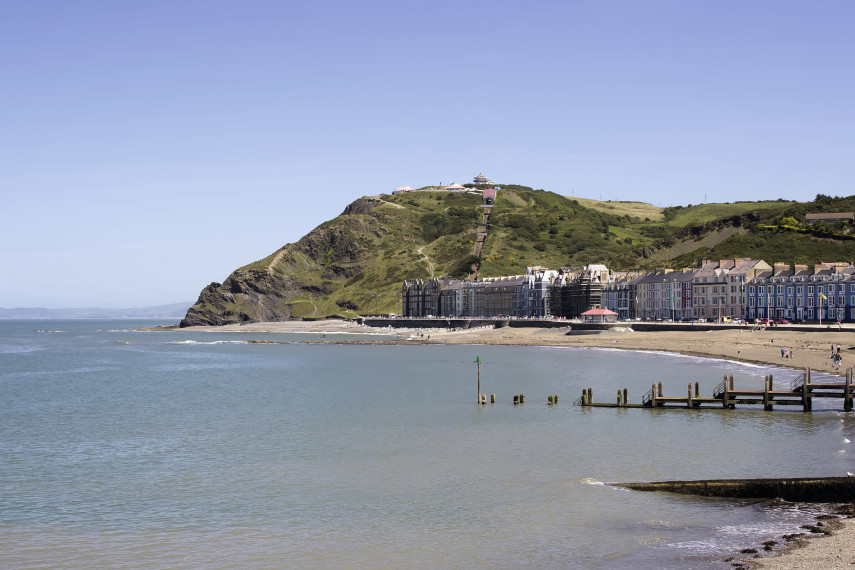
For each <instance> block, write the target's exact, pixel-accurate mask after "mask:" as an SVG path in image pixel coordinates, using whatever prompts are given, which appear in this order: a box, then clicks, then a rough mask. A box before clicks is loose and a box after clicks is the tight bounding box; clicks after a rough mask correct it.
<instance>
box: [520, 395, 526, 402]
mask: <svg viewBox="0 0 855 570" xmlns="http://www.w3.org/2000/svg"><path fill="white" fill-rule="evenodd" d="M520 404H525V394H520Z"/></svg>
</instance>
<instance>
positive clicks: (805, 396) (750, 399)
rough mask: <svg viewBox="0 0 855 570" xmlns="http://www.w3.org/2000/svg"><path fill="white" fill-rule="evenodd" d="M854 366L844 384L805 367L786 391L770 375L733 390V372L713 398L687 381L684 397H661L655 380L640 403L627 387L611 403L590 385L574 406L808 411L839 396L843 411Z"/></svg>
mask: <svg viewBox="0 0 855 570" xmlns="http://www.w3.org/2000/svg"><path fill="white" fill-rule="evenodd" d="M852 377H853V369H852V368H849V369H848V370H847V371H846V380H845V382H843V383H820V382H811V378H810V368H805V370H804V372H803V373H802V374H800V375H799V376H798V377H797V378H795V379H794V380H793V381H792V382H791V383H790V389H789V390H774V389H773V388H772V387H773V380H772V376H771V375H769V376H766V377H765V378H764V379H763V389H762V390H736V389H735V388H734V383H733V375H732V374H731V375H730V376H725V377H724V380H723V381H722V382H721V383H720V384H719V385H718V386H716V387H715V389H714V390H713V394H712V397H701V395H700V385H699V383H698V382H695V383H694V390H693V389H692V388H693V386H692V383H689V385H688V389H687V391H686V392H684V394H685V395H684V396H664V395H663V393H662V382H659V383H658V384H657V383H654V384H653V385H652V386H651V388H650V391H649V392H647V393H646V394H644V395H643V396H642V397H641V403H640V404H630V403H629V401H628V399H627V390H626V388H624V389H623V390H622V391H621V390H618V392H617V398H616V400H615V401H614V402H594V397H593V391H592V390H591V388H585V389H583V390H582V396H581V397H580V398H579V399H577V400H576V401H575V402H574V404H575V405H577V406H584V407H591V408H651V409H653V408H682V409H699V408H707V409H710V408H723V409H727V410H733V409H735V408H736V406H738V405H762V406H763V409H764V410H767V411H773V410H774V409H775V406H801V408H802V410H803V411H805V412H809V411H811V410H812V409H813V399H814V398H840V399H842V400H843V411H845V412H850V411H852V399H853V395H855V390H853V386H852V383H853V380H852Z"/></svg>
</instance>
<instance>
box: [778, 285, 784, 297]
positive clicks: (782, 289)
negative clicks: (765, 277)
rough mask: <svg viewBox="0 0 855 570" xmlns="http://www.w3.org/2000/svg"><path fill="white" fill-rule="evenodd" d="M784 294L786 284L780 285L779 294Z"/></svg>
mask: <svg viewBox="0 0 855 570" xmlns="http://www.w3.org/2000/svg"><path fill="white" fill-rule="evenodd" d="M783 294H784V286H783V285H778V295H783Z"/></svg>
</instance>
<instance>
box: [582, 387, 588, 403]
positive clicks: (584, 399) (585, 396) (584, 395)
mask: <svg viewBox="0 0 855 570" xmlns="http://www.w3.org/2000/svg"><path fill="white" fill-rule="evenodd" d="M582 405H583V406H587V405H588V391H587V390H585V389H584V388H582Z"/></svg>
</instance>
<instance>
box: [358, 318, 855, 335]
mask: <svg viewBox="0 0 855 570" xmlns="http://www.w3.org/2000/svg"><path fill="white" fill-rule="evenodd" d="M355 322H356V323H357V324H360V325H366V326H369V327H378V328H383V327H391V328H393V329H402V328H419V329H469V328H478V327H495V328H502V327H510V328H542V329H554V328H566V327H570V328H572V330H574V331H605V330H609V329H611V328H614V327H620V328H630V329H632V330H634V331H636V332H655V331H720V330H740V329H742V330H749V329H750V328H751V327H750V326H749V325H734V324H717V323H656V322H631V323H630V322H620V323H602V324H601V323H582V322H577V321H567V320H538V319H501V318H475V317H471V318H470V317H466V318H464V317H459V318H444V317H435V318H416V317H413V318H410V317H395V318H386V317H359V318H357V319H355ZM768 330H770V332H771V331H787V330H798V331H802V332H831V331H837V330H838V329H837V327H829V326H827V325H826V326H817V325H804V324H802V325H779V326H775V327H773V328H770V329H768ZM843 330H844V331H847V332H855V329H847V328H844V329H843Z"/></svg>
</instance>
